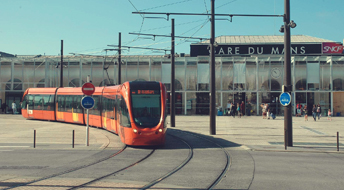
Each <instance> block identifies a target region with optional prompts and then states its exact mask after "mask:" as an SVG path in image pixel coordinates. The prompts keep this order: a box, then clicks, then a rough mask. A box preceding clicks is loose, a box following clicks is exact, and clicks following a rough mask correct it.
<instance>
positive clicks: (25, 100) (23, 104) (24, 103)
mask: <svg viewBox="0 0 344 190" xmlns="http://www.w3.org/2000/svg"><path fill="white" fill-rule="evenodd" d="M27 100H28V95H25V96H24V98H23V102H22V105H21V106H22V109H26V104H27Z"/></svg>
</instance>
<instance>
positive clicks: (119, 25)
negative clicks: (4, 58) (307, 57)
mask: <svg viewBox="0 0 344 190" xmlns="http://www.w3.org/2000/svg"><path fill="white" fill-rule="evenodd" d="M290 1H291V3H290V4H291V5H290V6H291V20H294V21H295V22H296V23H297V27H296V28H294V29H292V31H291V34H292V35H300V34H302V35H308V36H313V37H318V38H323V39H328V40H331V41H336V42H341V43H343V39H344V33H343V31H344V25H343V20H344V14H343V12H342V10H343V7H344V1H343V0H290ZM0 4H1V11H0V23H1V25H0V51H3V52H6V53H11V54H18V55H38V54H42V55H43V54H45V55H58V54H59V53H60V49H61V40H63V41H64V55H70V53H79V54H90V55H105V51H103V50H104V49H106V48H111V47H109V46H108V45H112V44H114V45H117V44H118V33H119V32H121V33H122V45H127V46H135V47H150V48H162V49H169V48H170V45H171V41H170V38H166V37H156V38H155V40H152V39H146V38H147V36H145V37H143V36H141V37H138V36H137V35H130V34H129V32H136V33H139V32H141V33H145V34H158V35H170V34H171V18H174V19H175V35H179V36H193V37H204V38H207V37H210V22H209V20H208V18H207V16H170V19H169V20H168V21H167V20H166V19H163V18H146V17H152V16H158V17H165V16H164V15H140V14H132V12H135V11H145V12H171V13H176V12H177V13H180V12H182V13H206V12H207V11H209V12H210V8H211V7H210V0H164V1H162V0H59V1H53V0H49V1H47V0H0ZM215 7H216V9H215V13H221V14H272V15H282V14H284V0H215ZM219 18H221V19H225V18H226V17H219ZM282 24H283V20H282V18H255V17H233V21H232V22H229V21H228V20H217V21H216V24H215V26H216V29H215V35H216V36H222V35H282V34H281V33H279V31H278V30H279V28H280V26H281V25H282ZM176 40H177V41H176V44H177V46H176V52H177V53H189V51H190V43H196V42H197V40H192V41H185V40H182V39H176ZM164 53H165V52H163V51H162V52H161V51H160V52H155V51H151V50H140V49H130V51H123V54H124V55H129V54H131V55H133V54H134V55H161V54H164ZM167 53H168V52H167ZM113 54H115V52H108V55H113Z"/></svg>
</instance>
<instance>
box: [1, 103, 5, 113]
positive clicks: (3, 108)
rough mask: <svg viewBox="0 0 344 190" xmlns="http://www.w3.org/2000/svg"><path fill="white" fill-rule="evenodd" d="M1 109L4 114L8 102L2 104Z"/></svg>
mask: <svg viewBox="0 0 344 190" xmlns="http://www.w3.org/2000/svg"><path fill="white" fill-rule="evenodd" d="M1 111H2V113H3V114H5V113H6V103H5V102H4V103H2V104H1Z"/></svg>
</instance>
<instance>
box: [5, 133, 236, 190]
mask: <svg viewBox="0 0 344 190" xmlns="http://www.w3.org/2000/svg"><path fill="white" fill-rule="evenodd" d="M172 131H174V132H175V133H174V134H167V135H168V136H170V137H172V138H174V139H176V140H177V141H180V142H181V143H180V145H182V144H185V146H177V147H176V146H171V149H174V150H178V149H179V148H182V147H184V148H183V149H185V151H187V150H188V155H187V156H186V158H185V159H184V160H183V161H182V160H180V161H181V162H180V163H179V164H178V163H175V164H176V166H175V167H173V168H172V167H171V168H172V169H170V171H168V172H167V173H165V174H164V175H160V176H158V177H157V176H155V179H154V180H150V182H148V183H147V182H146V183H147V184H146V185H144V186H141V187H137V188H138V189H150V188H158V187H160V185H158V184H159V183H162V181H164V180H165V179H167V178H169V177H171V176H172V175H173V174H177V173H178V174H179V171H180V170H181V169H182V168H184V167H185V166H186V165H188V163H189V162H190V161H191V160H193V158H194V148H196V147H197V148H198V150H197V151H198V154H199V155H198V158H197V160H196V161H195V162H196V163H202V162H204V161H202V160H200V159H202V158H200V157H199V156H200V155H201V154H204V152H203V149H204V148H203V149H200V147H198V145H197V143H195V142H193V141H192V140H190V137H194V138H198V139H200V140H201V141H203V143H205V142H208V143H210V144H213V145H211V146H210V147H209V148H215V147H219V148H220V149H221V150H222V151H223V152H224V153H225V157H226V159H225V164H224V167H223V169H222V170H221V171H220V172H219V174H218V175H216V179H215V180H212V181H211V182H210V183H209V182H206V183H205V182H203V183H205V184H202V186H203V185H204V187H205V188H202V189H214V188H215V187H216V185H217V184H219V183H220V182H221V180H222V179H223V178H224V177H225V175H226V173H227V171H228V170H229V167H230V164H231V163H230V157H229V153H228V152H227V150H226V149H225V148H224V147H222V146H221V145H220V144H218V143H217V142H215V141H213V140H210V139H209V138H207V137H204V136H202V135H199V134H196V133H191V132H186V131H180V130H172ZM177 133H179V134H181V133H182V134H184V135H179V134H177ZM189 141H190V142H189ZM148 149H149V148H148ZM124 150H127V147H126V146H124V147H123V148H122V149H121V150H119V151H118V152H116V153H115V154H112V155H111V156H108V157H106V158H103V159H99V160H97V161H95V162H92V163H89V164H86V165H83V166H80V167H77V168H73V169H70V170H66V171H63V172H60V173H56V174H53V175H49V176H46V177H42V178H39V179H36V180H33V181H30V182H27V183H23V184H20V185H18V186H14V187H9V188H7V189H13V188H17V187H20V186H31V187H34V186H36V185H37V184H35V183H37V182H41V181H44V180H51V179H52V178H55V177H62V175H64V174H69V175H75V174H73V172H76V171H78V170H81V171H79V172H82V171H83V170H82V169H87V170H92V167H91V166H94V165H96V164H100V163H102V162H104V161H106V160H109V159H110V158H113V157H115V156H117V155H122V154H121V153H122V152H126V151H124ZM143 150H145V149H143ZM158 150H159V149H158ZM161 150H166V149H161ZM199 150H201V151H199ZM128 151H130V150H128ZM137 151H138V150H135V149H133V150H131V152H128V153H135V152H137ZM206 151H212V150H206ZM146 152H147V151H146ZM155 152H156V149H152V150H150V151H149V152H147V153H145V154H146V155H145V156H144V157H143V158H142V157H141V158H140V159H139V160H137V161H135V162H133V160H132V161H131V162H132V163H127V164H126V165H125V166H120V168H117V169H116V171H113V172H110V173H106V174H103V175H102V174H100V176H94V177H92V178H91V179H89V180H87V182H82V184H79V185H77V184H76V185H75V186H74V185H72V186H69V187H68V186H66V189H69V190H72V189H83V188H90V187H92V186H93V185H92V184H95V183H97V182H102V180H105V181H106V178H109V179H111V177H114V176H117V174H119V173H121V172H124V171H126V170H128V169H129V168H132V167H133V166H136V165H138V164H139V163H141V162H143V161H145V160H147V159H148V158H150V157H151V156H152V155H153V154H154V153H155ZM161 153H163V152H161ZM185 153H187V152H185ZM206 154H208V155H213V156H215V155H216V154H218V153H210V154H209V153H206ZM129 155H130V154H129ZM122 156H123V157H130V158H137V157H132V156H128V155H127V154H123V155H122ZM142 156H143V155H142ZM116 158H117V157H116ZM176 158H178V159H180V158H181V157H176ZM119 159H120V158H119ZM207 159H211V158H210V157H207ZM109 161H110V162H112V161H111V160H109ZM167 161H168V160H167ZM150 162H152V161H150ZM112 163H113V162H112ZM105 164H106V163H105ZM147 164H148V163H147ZM147 164H146V165H143V166H147ZM97 166H98V165H97ZM100 166H101V165H100ZM103 166H104V165H103ZM105 166H106V165H105ZM218 166H219V165H218ZM95 167H96V166H95ZM191 167H195V165H193V166H191ZM135 168H136V167H135ZM217 168H218V167H217ZM87 170H86V171H87ZM187 170H188V169H187V168H186V169H185V170H184V172H185V171H187ZM133 171H134V170H132V171H129V173H130V172H133ZM135 171H137V169H135ZM182 173H183V172H182ZM90 174H91V173H90ZM121 175H122V174H121ZM87 176H90V175H87ZM116 178H117V177H116ZM172 181H173V180H172ZM209 181H210V180H209ZM141 183H142V181H141ZM168 184H176V185H177V184H178V183H174V182H173V183H171V182H168V183H165V184H163V183H162V185H163V186H166V185H168ZM206 184H208V185H206ZM178 185H179V184H178ZM38 186H39V185H38Z"/></svg>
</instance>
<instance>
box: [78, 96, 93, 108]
mask: <svg viewBox="0 0 344 190" xmlns="http://www.w3.org/2000/svg"><path fill="white" fill-rule="evenodd" d="M81 106H82V107H83V108H85V109H92V108H93V107H94V99H93V98H92V97H91V96H84V97H83V98H82V99H81Z"/></svg>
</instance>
